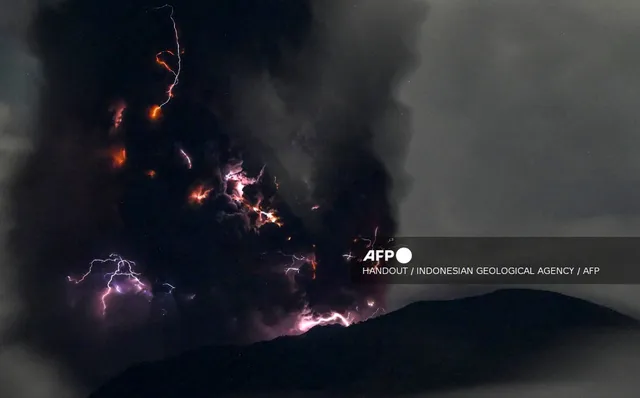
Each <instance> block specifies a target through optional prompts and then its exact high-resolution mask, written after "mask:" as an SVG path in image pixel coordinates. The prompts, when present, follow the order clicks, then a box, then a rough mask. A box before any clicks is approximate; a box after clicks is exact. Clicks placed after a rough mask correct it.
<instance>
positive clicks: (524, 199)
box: [0, 0, 640, 398]
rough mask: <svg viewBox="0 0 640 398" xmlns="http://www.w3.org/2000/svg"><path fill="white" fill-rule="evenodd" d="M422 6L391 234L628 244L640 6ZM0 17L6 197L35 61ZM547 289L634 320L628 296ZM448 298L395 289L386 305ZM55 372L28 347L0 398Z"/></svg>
mask: <svg viewBox="0 0 640 398" xmlns="http://www.w3.org/2000/svg"><path fill="white" fill-rule="evenodd" d="M7 4H8V5H9V6H7ZM430 4H431V10H430V14H429V17H428V19H427V21H426V23H425V24H424V26H423V35H422V39H421V42H420V52H421V54H422V64H421V66H420V67H419V69H418V70H417V71H416V72H415V73H414V74H413V75H412V76H411V77H409V78H407V82H406V83H405V85H404V89H403V90H402V92H401V93H400V95H401V97H402V98H403V99H404V100H405V101H406V102H407V103H408V104H409V105H410V106H412V107H413V113H414V114H413V118H414V138H413V143H412V145H411V150H410V152H409V155H408V159H407V168H408V171H409V173H410V174H411V175H413V177H414V179H415V181H414V185H413V189H412V190H411V192H410V194H409V196H408V198H407V199H406V201H405V203H404V205H403V206H402V208H401V216H402V218H401V230H402V234H403V235H408V236H421V235H495V236H505V235H519V236H522V235H546V236H549V235H574V236H575V235H583V236H603V235H640V217H639V216H640V184H639V182H640V181H639V180H640V134H639V132H638V124H639V121H640V112H639V110H640V107H639V105H640V72H639V71H640V55H639V54H638V48H637V43H639V42H640V23H639V22H640V2H637V1H635V0H615V1H595V0H561V1H558V0H553V1H552V0H544V1H542V0H540V1H533V0H531V1H525V0H483V1H479V0H432V1H430ZM0 5H1V6H2V9H3V12H2V13H1V14H2V15H0V153H1V159H0V179H2V181H0V183H2V184H4V183H5V182H6V178H7V176H8V175H10V174H11V170H12V165H13V164H15V162H16V159H18V158H19V157H18V156H19V154H20V153H21V151H22V150H23V149H24V148H27V147H28V137H25V136H24V135H17V134H16V133H17V132H20V131H22V132H24V131H25V130H24V129H21V128H19V127H18V126H20V125H22V124H23V123H24V122H25V121H28V112H27V110H28V109H30V106H31V105H32V104H33V98H34V97H33V92H34V88H35V82H36V81H37V62H36V61H35V60H34V59H33V58H31V57H30V56H29V55H28V54H27V53H26V52H25V49H24V46H23V45H22V43H21V40H20V39H21V37H22V35H21V33H22V27H23V26H25V21H27V20H28V17H29V11H30V9H31V8H30V6H29V5H30V3H28V2H20V4H17V2H15V1H9V0H2V2H1V3H0ZM389 6H390V7H392V6H393V1H392V0H389ZM372 67H373V66H372ZM22 134H24V133H22ZM0 198H1V196H0ZM0 204H1V203H0ZM0 216H3V217H2V218H1V219H0V221H1V225H2V227H3V229H6V228H7V227H9V226H10V225H9V224H8V223H7V221H6V220H7V219H6V218H5V217H4V214H2V213H0ZM10 263H11V259H5V258H3V259H2V267H3V268H2V269H0V275H2V278H0V297H1V298H2V300H1V301H0V345H2V344H1V343H2V342H3V341H4V340H2V339H4V335H3V330H2V329H3V328H5V329H6V327H7V326H8V325H9V324H10V323H11V321H12V319H14V317H15V316H16V314H19V305H18V304H19V300H17V298H16V297H15V296H13V295H11V283H10V281H11V278H10V277H11V273H12V272H15V270H12V269H11V268H10V267H8V264H10ZM558 289H559V290H561V291H563V292H568V293H572V294H575V295H578V296H581V297H587V298H591V299H593V300H595V301H597V302H602V303H605V304H609V305H612V306H614V307H615V308H619V309H622V310H624V311H626V312H628V313H632V314H640V289H638V288H637V287H635V286H611V287H606V286H593V287H580V286H564V287H559V288H558ZM460 291H461V289H456V288H439V289H436V288H433V287H425V286H413V287H406V286H405V287H399V288H397V289H396V290H395V291H394V292H393V300H392V306H396V307H397V306H400V305H401V304H404V303H406V302H407V301H409V300H415V299H420V298H429V297H436V296H437V297H451V296H453V295H455V294H457V293H459V292H460ZM27 368H29V369H30V371H29V372H28V373H23V374H21V373H20V370H21V369H27ZM59 371H60V370H59V369H56V368H55V366H52V365H49V364H47V363H46V361H45V360H43V359H42V358H39V357H38V356H37V354H34V353H29V351H28V350H27V349H25V348H20V347H16V346H11V347H9V348H3V350H2V351H0V395H2V394H3V392H2V391H4V390H3V388H7V387H9V388H11V389H10V390H9V391H11V394H10V395H7V396H13V397H15V398H22V397H43V398H44V397H49V396H50V392H51V391H60V390H62V389H63V387H60V386H58V385H57V384H58V383H62V379H63V378H64V376H60V375H59V373H57V372H59ZM3 376H4V377H3ZM36 379H37V380H38V383H30V382H29V380H36ZM13 386H15V387H18V386H19V389H14V387H13ZM34 389H35V390H34ZM512 392H513V391H506V392H505V394H506V395H507V396H509V395H510V394H511V393H512ZM56 396H58V397H61V398H62V397H63V396H64V394H57V395H56ZM451 396H453V395H451ZM476 396H477V395H476ZM491 396H499V395H497V393H496V395H491Z"/></svg>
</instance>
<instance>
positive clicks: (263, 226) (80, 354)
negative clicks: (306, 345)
mask: <svg viewBox="0 0 640 398" xmlns="http://www.w3.org/2000/svg"><path fill="white" fill-rule="evenodd" d="M249 10H250V12H249ZM106 15H108V18H107V17H105V16H106ZM423 16H424V9H423V6H422V3H421V2H418V1H409V0H402V1H395V2H392V3H390V2H388V1H382V0H367V1H364V0H363V1H360V2H349V4H346V3H345V2H342V1H317V2H307V1H299V0H298V1H293V0H291V1H275V0H273V1H265V0H260V1H258V0H234V1H231V0H228V1H227V0H219V1H213V2H207V3H202V2H200V1H195V0H194V1H182V2H179V3H175V4H167V5H158V6H157V7H151V8H150V7H148V5H146V4H137V2H133V3H132V2H130V1H127V2H125V1H120V0H117V1H115V2H110V3H108V4H106V3H105V4H100V3H96V4H88V3H87V2H85V1H82V0H76V1H70V2H67V3H64V4H63V5H60V6H58V7H56V8H51V9H43V10H41V12H40V13H39V14H38V18H37V22H36V23H35V25H34V27H33V35H32V36H33V49H34V51H35V52H36V54H37V55H38V57H39V58H40V59H41V61H42V64H43V73H44V78H45V79H46V85H44V87H43V90H42V92H41V99H40V114H39V117H38V119H37V123H38V129H37V131H38V133H39V136H38V139H37V143H36V144H37V145H36V147H35V150H34V152H33V154H32V155H31V156H30V158H29V159H28V161H27V162H26V164H25V166H24V168H23V169H22V170H21V171H20V173H19V176H18V178H17V180H16V184H15V186H14V189H13V191H12V206H13V207H12V211H13V214H14V215H15V222H16V225H17V226H16V229H15V233H14V235H13V239H12V241H11V249H12V253H13V254H14V255H15V256H16V257H19V258H20V259H21V265H20V278H21V280H20V283H19V286H18V287H19V289H20V290H21V292H22V295H23V296H24V298H25V300H26V303H27V305H28V309H29V314H31V316H30V317H29V318H27V319H26V320H25V323H24V324H23V325H21V327H22V330H23V331H24V332H25V334H26V335H27V336H29V339H30V341H31V342H32V344H35V345H37V346H39V347H42V348H44V349H46V350H48V351H49V352H51V353H53V354H54V355H57V356H58V357H59V358H61V359H62V360H64V361H66V362H67V363H69V364H71V365H73V366H75V369H77V370H78V372H77V374H78V375H79V376H80V377H85V378H86V379H87V380H89V381H95V380H100V379H102V378H104V377H106V376H108V375H109V374H110V373H111V372H113V371H114V369H117V368H119V367H122V366H124V365H126V364H127V363H129V362H130V361H132V360H136V359H140V358H144V357H149V356H157V355H162V354H165V353H170V352H174V351H177V350H180V349H184V348H187V347H190V346H193V345H200V344H207V343H225V342H250V341H255V340H258V339H265V338H271V337H275V336H278V335H283V334H300V333H304V332H306V331H308V330H309V329H310V328H312V327H314V326H317V325H325V324H340V325H343V326H348V325H350V324H352V323H354V322H359V321H362V320H364V319H367V318H368V317H371V316H374V315H376V314H378V313H380V312H382V311H384V296H383V291H382V289H380V288H378V287H375V286H356V285H354V284H353V283H352V281H351V280H350V277H349V261H350V260H351V259H352V256H350V255H349V254H348V253H349V251H350V250H351V249H353V246H354V245H356V246H359V247H361V248H363V247H373V245H375V244H376V242H382V239H383V238H382V237H383V236H386V237H389V236H392V235H393V233H394V232H395V227H396V226H395V221H394V219H395V208H396V205H397V201H398V200H399V199H400V197H401V193H402V191H403V190H404V188H405V187H406V183H407V181H406V179H405V176H404V174H403V171H402V168H401V167H400V165H401V164H402V158H403V155H404V152H405V150H406V145H407V143H408V140H409V131H408V127H407V126H408V122H407V119H408V117H409V112H408V110H407V109H405V107H403V106H402V105H401V104H399V103H398V102H397V101H396V100H395V97H394V95H395V90H396V86H397V84H398V83H399V82H400V79H401V78H402V76H403V75H404V74H405V73H407V72H408V70H409V68H411V67H412V66H414V64H415V62H416V60H415V58H414V56H413V53H412V45H413V40H414V39H415V35H416V34H417V30H418V27H419V25H420V23H421V22H422V17H423ZM79 32H81V33H79ZM379 238H380V240H379ZM384 239H386V238H384ZM43 330H46V331H47V333H46V335H45V334H43V333H42V331H43ZM87 369H88V370H87Z"/></svg>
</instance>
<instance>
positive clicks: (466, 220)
mask: <svg viewBox="0 0 640 398" xmlns="http://www.w3.org/2000/svg"><path fill="white" fill-rule="evenodd" d="M430 5H431V9H430V14H429V17H428V19H427V22H426V23H425V24H424V25H423V34H422V38H421V42H420V53H421V54H422V63H421V65H420V67H419V69H418V70H417V71H416V73H414V75H413V76H411V78H410V79H407V80H408V81H407V82H406V83H405V85H404V88H403V90H402V92H401V97H402V98H403V99H404V100H405V101H406V102H407V103H408V104H409V105H411V106H412V107H413V109H414V114H413V121H414V127H413V129H414V133H413V141H412V145H411V147H410V152H409V154H408V159H407V169H408V171H409V174H411V175H412V176H413V177H414V184H413V188H412V189H411V191H410V193H409V196H408V198H407V199H406V201H405V202H404V204H403V206H402V208H401V222H400V226H401V234H402V235H405V236H425V235H426V236H456V235H457V236H460V235H463V236H474V235H476V236H622V235H627V236H640V218H639V215H640V131H639V130H638V128H639V127H640V112H639V110H640V53H639V52H638V43H639V42H640V23H639V22H640V3H638V2H635V1H631V0H616V1H612V2H604V1H595V0H560V1H558V0H554V1H527V0H484V1H473V0H432V1H430ZM543 288H544V287H543ZM548 288H550V289H554V290H560V291H563V292H567V293H571V294H574V295H578V296H581V297H585V298H590V299H594V300H596V301H598V302H602V303H606V304H608V305H613V306H616V308H619V309H621V310H623V311H625V312H627V313H632V314H634V315H638V314H640V289H638V287H636V286H555V287H548ZM466 292H467V290H466V289H462V288H451V287H425V286H398V287H397V288H395V289H394V292H393V295H392V299H391V301H392V302H391V306H392V307H397V306H400V305H402V304H404V303H406V302H408V301H412V300H415V299H419V298H435V297H450V296H452V295H458V294H464V293H466Z"/></svg>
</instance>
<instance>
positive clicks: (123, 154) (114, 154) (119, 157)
mask: <svg viewBox="0 0 640 398" xmlns="http://www.w3.org/2000/svg"><path fill="white" fill-rule="evenodd" d="M111 161H112V164H113V167H115V168H117V169H118V168H120V167H122V166H124V164H125V163H126V162H127V150H126V149H124V148H122V147H119V148H114V149H112V151H111Z"/></svg>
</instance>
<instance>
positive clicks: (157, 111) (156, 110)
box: [149, 105, 162, 120]
mask: <svg viewBox="0 0 640 398" xmlns="http://www.w3.org/2000/svg"><path fill="white" fill-rule="evenodd" d="M160 115H162V108H161V107H160V106H159V105H154V106H152V107H151V109H150V110H149V119H151V120H158V119H159V118H160Z"/></svg>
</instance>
